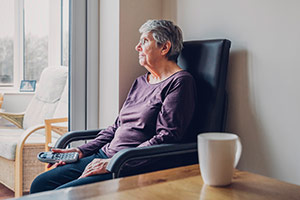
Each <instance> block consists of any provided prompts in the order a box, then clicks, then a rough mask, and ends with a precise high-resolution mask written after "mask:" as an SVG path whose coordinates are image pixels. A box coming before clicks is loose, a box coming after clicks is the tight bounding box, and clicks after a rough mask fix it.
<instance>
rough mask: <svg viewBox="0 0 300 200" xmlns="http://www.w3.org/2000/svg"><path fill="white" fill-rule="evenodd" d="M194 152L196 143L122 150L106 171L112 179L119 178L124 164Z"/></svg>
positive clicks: (114, 157)
mask: <svg viewBox="0 0 300 200" xmlns="http://www.w3.org/2000/svg"><path fill="white" fill-rule="evenodd" d="M194 152H197V143H196V142H195V143H185V144H160V145H154V146H148V147H137V148H130V149H123V150H121V151H119V152H118V153H116V154H115V155H114V156H113V157H112V159H111V160H110V162H109V164H108V165H107V167H106V169H107V170H108V171H110V172H112V173H113V174H114V177H115V178H117V177H119V175H120V172H121V169H122V167H123V166H124V164H126V163H127V162H129V161H133V160H140V159H147V158H158V157H164V156H172V155H181V154H186V153H194Z"/></svg>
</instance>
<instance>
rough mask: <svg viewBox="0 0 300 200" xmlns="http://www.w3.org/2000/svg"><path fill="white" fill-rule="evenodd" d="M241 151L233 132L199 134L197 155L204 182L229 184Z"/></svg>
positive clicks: (239, 143)
mask: <svg viewBox="0 0 300 200" xmlns="http://www.w3.org/2000/svg"><path fill="white" fill-rule="evenodd" d="M241 153H242V144H241V142H240V139H239V137H238V136H237V135H235V134H232V133H201V134H199V135H198V156H199V165H200V171H201V176H202V178H203V181H204V183H205V184H208V185H211V186H225V185H229V184H230V183H231V181H232V176H233V172H234V168H235V167H236V166H237V164H238V162H239V160H240V157H241Z"/></svg>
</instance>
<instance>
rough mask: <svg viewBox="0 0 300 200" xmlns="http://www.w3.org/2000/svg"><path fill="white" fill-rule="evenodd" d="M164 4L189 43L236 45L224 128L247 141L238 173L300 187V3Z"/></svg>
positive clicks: (197, 0) (201, 0)
mask: <svg viewBox="0 0 300 200" xmlns="http://www.w3.org/2000/svg"><path fill="white" fill-rule="evenodd" d="M166 2H169V3H170V7H172V8H174V9H176V10H174V9H173V10H172V9H171V10H170V7H164V10H166V11H165V12H164V13H165V14H166V15H168V16H170V18H173V19H174V20H175V21H177V22H178V24H179V26H180V27H181V28H182V30H183V33H184V39H185V40H192V39H208V38H228V39H230V40H231V41H232V50H231V57H230V64H229V71H228V81H227V86H228V91H229V113H228V124H227V130H228V131H230V132H234V133H237V134H238V135H239V136H240V137H241V140H242V143H243V155H242V158H241V161H240V164H239V166H238V168H239V169H242V170H249V171H252V172H256V173H260V174H263V175H266V176H271V177H274V178H277V179H281V180H284V181H288V182H291V183H295V184H300V170H299V169H300V157H299V155H298V154H299V152H300V145H299V141H300V134H299V123H300V78H299V74H300V65H299V64H300V59H299V52H300V38H299V36H300V26H299V19H300V12H299V8H300V1H292V0H289V1H271V0H265V1H260V0H251V1H250V0H249V1H239V0H227V1H218V0H184V1H183V0H177V1H175V0H174V1H170V0H168V1H166ZM171 4H172V5H171ZM174 4H176V5H175V6H174ZM174 13H175V15H174Z"/></svg>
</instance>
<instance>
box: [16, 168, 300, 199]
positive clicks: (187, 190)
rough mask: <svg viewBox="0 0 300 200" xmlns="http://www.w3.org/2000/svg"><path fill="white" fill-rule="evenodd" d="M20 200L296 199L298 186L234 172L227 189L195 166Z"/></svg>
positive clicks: (36, 195) (299, 197) (45, 193)
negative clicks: (208, 180)
mask: <svg viewBox="0 0 300 200" xmlns="http://www.w3.org/2000/svg"><path fill="white" fill-rule="evenodd" d="M21 199H49V200H50V199H51V200H59V199H72V200H73V199H75V200H76V199H109V200H115V199H124V200H131V199H139V200H147V199H149V200H157V199H172V200H173V199H183V200H190V199H197V200H205V199H210V200H218V199H220V200H227V199H234V200H237V199H243V200H248V199H249V200H260V199H264V200H269V199H270V200H277V199H283V200H299V199H300V186H298V185H293V184H289V183H285V182H282V181H278V180H275V179H271V178H268V177H264V176H260V175H256V174H253V173H249V172H244V171H238V170H237V171H235V174H234V178H233V182H232V184H231V185H229V186H227V187H210V186H207V185H205V184H203V181H202V178H201V175H200V172H199V166H198V165H191V166H187V167H180V168H175V169H169V170H163V171H158V172H153V173H148V174H143V175H137V176H132V177H127V178H121V179H114V180H109V181H103V182H99V183H94V184H89V185H85V186H79V187H73V188H66V189H63V190H57V191H50V192H43V193H40V194H33V195H29V196H24V197H23V198H21Z"/></svg>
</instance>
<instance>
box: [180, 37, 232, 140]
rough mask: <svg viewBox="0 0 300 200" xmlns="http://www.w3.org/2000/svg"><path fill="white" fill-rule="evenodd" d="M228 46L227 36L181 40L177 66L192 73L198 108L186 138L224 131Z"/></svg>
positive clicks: (193, 138)
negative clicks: (224, 37) (181, 46)
mask: <svg viewBox="0 0 300 200" xmlns="http://www.w3.org/2000/svg"><path fill="white" fill-rule="evenodd" d="M230 45H231V42H230V41H229V40H226V39H218V40H203V41H187V42H184V48H183V50H182V52H181V54H180V56H179V58H178V65H179V66H180V67H181V68H183V69H185V70H187V71H188V72H190V73H191V74H192V75H193V77H194V79H195V81H196V85H197V90H198V91H197V95H198V100H197V106H198V107H197V109H196V112H195V117H194V120H193V123H192V125H191V127H190V129H189V134H188V135H187V138H186V140H188V141H197V140H195V139H196V136H197V134H199V133H201V132H212V131H224V128H225V122H226V111H227V93H226V76H227V65H228V57H229V49H230ZM186 140H185V141H186Z"/></svg>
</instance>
